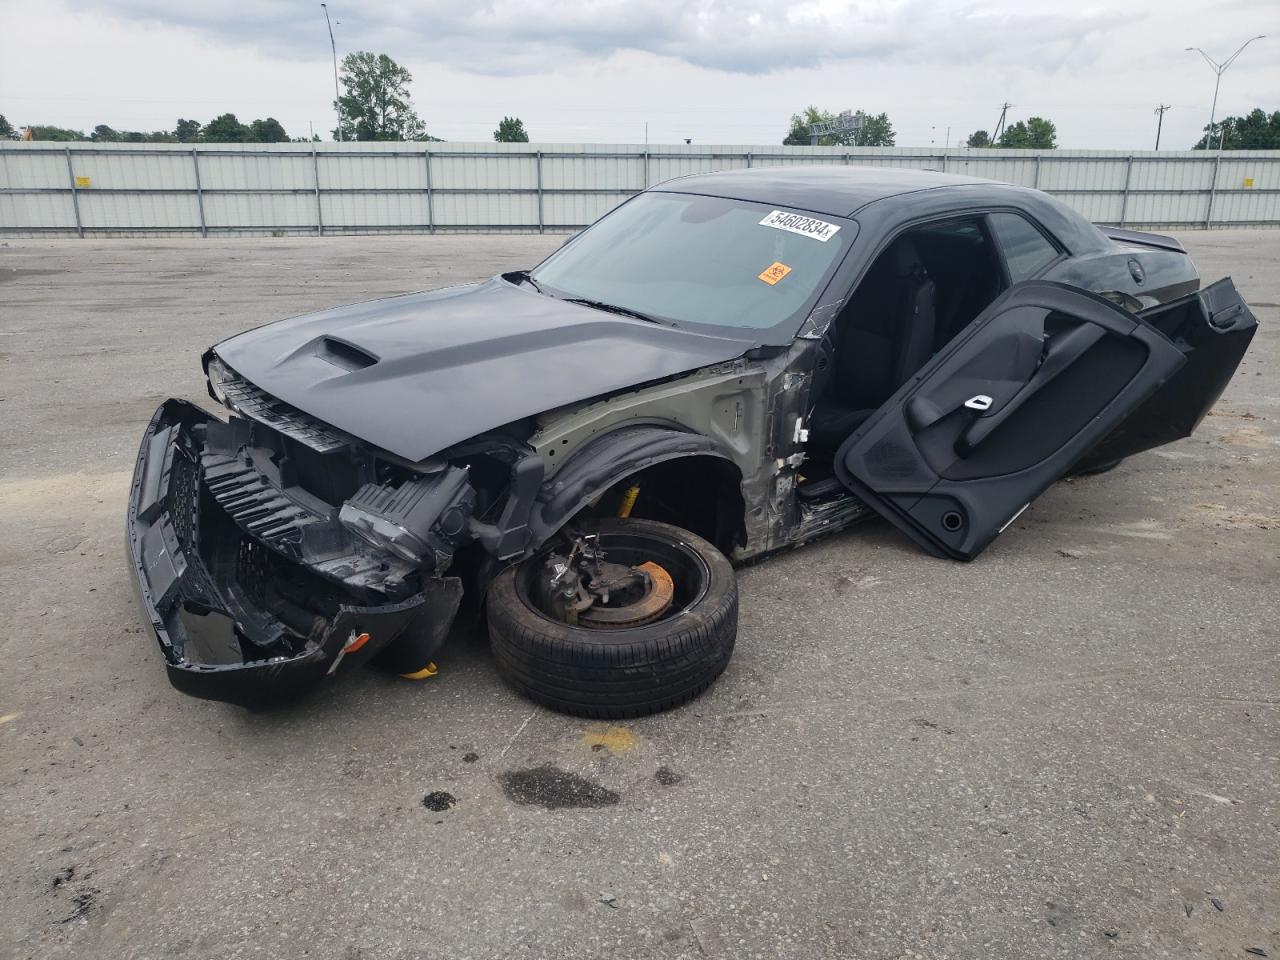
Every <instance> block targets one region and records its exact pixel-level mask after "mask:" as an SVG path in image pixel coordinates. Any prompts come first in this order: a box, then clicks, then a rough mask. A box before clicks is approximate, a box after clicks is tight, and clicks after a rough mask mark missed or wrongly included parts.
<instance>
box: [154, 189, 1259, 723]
mask: <svg viewBox="0 0 1280 960" xmlns="http://www.w3.org/2000/svg"><path fill="white" fill-rule="evenodd" d="M1255 327H1256V321H1255V320H1254V318H1253V316H1252V314H1251V313H1250V312H1249V309H1248V308H1247V306H1246V305H1245V304H1244V302H1243V301H1242V300H1241V298H1240V296H1239V295H1238V293H1237V292H1236V290H1235V289H1234V287H1233V286H1232V284H1231V282H1230V280H1221V281H1219V282H1217V283H1214V284H1213V285H1211V286H1208V287H1204V288H1202V287H1201V283H1200V279H1199V277H1198V276H1197V274H1196V271H1195V268H1194V266H1193V265H1192V263H1191V261H1190V259H1189V258H1188V257H1187V255H1186V253H1185V252H1184V251H1183V249H1182V248H1181V246H1180V245H1179V244H1178V243H1177V242H1176V241H1175V240H1172V239H1170V238H1167V237H1161V236H1156V235H1152V234H1145V233H1136V232H1132V231H1125V230H1113V229H1108V228H1105V227H1104V228H1099V227H1096V226H1094V225H1092V224H1090V223H1088V222H1087V221H1085V220H1083V219H1082V218H1081V217H1080V216H1079V215H1078V214H1076V213H1074V212H1073V211H1071V210H1070V209H1068V208H1067V207H1065V206H1063V205H1062V204H1061V203H1059V202H1057V201H1055V200H1054V199H1052V198H1050V197H1049V196H1047V195H1045V194H1043V193H1040V192H1037V191H1034V190H1029V189H1024V188H1021V187H1015V186H1010V185H1006V184H998V183H991V182H987V181H982V180H976V179H969V178H963V177H954V176H945V175H941V174H935V173H929V172H912V171H901V170H890V169H874V168H864V169H858V168H825V169H823V168H805V169H785V168H784V169H758V170H747V171H734V172H727V173H719V174H709V175H701V176H693V177H688V178H685V179H682V180H676V181H673V182H670V183H666V184H663V185H661V186H658V187H655V188H653V189H651V190H648V191H646V192H644V193H642V194H639V195H638V196H636V197H634V198H632V199H631V200H629V201H627V202H626V203H624V204H622V205H621V206H619V207H618V208H617V209H615V210H614V211H613V212H611V213H609V214H608V215H607V216H605V217H604V218H602V219H601V220H600V221H599V222H597V223H596V224H595V225H594V226H592V227H591V228H589V229H588V230H586V231H584V232H583V233H581V234H579V235H577V236H576V237H574V238H572V239H570V240H569V241H568V242H567V243H566V244H565V245H564V246H563V247H562V248H561V249H560V250H559V251H557V252H556V253H554V254H552V255H551V256H550V257H549V258H547V259H546V260H545V261H544V262H543V263H542V264H540V265H539V266H537V267H536V268H534V269H532V270H530V271H520V272H513V273H507V274H503V275H501V276H498V277H494V278H492V279H490V280H487V281H484V282H482V283H476V284H468V285H465V286H459V287H452V288H448V289H445V290H438V291H434V292H429V293H415V294H409V295H406V296H400V297H394V298H390V299H386V300H376V301H371V302H369V303H362V304H356V305H354V306H347V307H339V308H337V309H333V310H327V311H323V312H321V313H317V314H312V315H309V316H303V317H297V318H294V319H292V320H285V321H280V322H278V323H274V324H269V325H267V326H264V327H261V328H259V329H256V330H251V331H249V332H247V333H243V334H240V335H238V336H235V337H232V338H230V339H228V340H225V341H223V342H222V343H219V344H217V345H216V346H215V347H213V348H212V349H211V350H209V352H208V353H207V354H206V355H205V357H204V366H205V370H206V372H207V375H208V382H209V392H210V395H211V396H212V397H213V398H214V399H215V400H216V401H217V402H218V404H220V405H221V406H222V407H223V408H225V414H224V416H222V417H215V416H213V415H211V414H209V413H208V412H206V411H205V410H203V409H201V408H199V407H197V406H195V405H194V404H191V403H189V402H186V401H183V400H169V401H166V402H165V403H164V404H163V405H162V406H161V407H160V408H159V410H157V411H156V414H155V416H154V417H153V419H152V421H151V423H150V425H149V426H148V427H147V430H146V433H145V435H144V438H143V442H142V448H141V451H140V454H139V458H138V463H137V467H136V470H135V474H134V481H133V487H132V492H131V496H130V502H129V508H128V542H129V557H130V563H131V564H132V566H133V573H134V576H135V578H136V581H137V584H138V587H139V590H140V594H141V598H142V603H143V608H144V610H145V613H146V616H147V618H148V620H149V622H150V625H151V626H152V628H153V629H154V632H155V635H156V637H157V639H158V641H159V644H160V647H161V650H162V651H163V653H164V657H165V660H166V664H167V668H168V671H169V676H170V678H171V679H172V681H173V683H174V685H175V686H177V687H178V688H180V689H182V690H184V691H186V692H188V693H191V694H194V695H197V696H202V697H209V698H214V699H221V700H227V701H231V702H235V703H240V704H244V705H249V706H258V705H263V704H266V703H270V702H272V701H275V700H279V699H283V698H287V697H289V696H292V695H296V694H298V693H301V692H303V691H305V690H307V689H309V688H310V687H312V686H314V685H315V684H316V683H318V682H319V681H320V680H321V679H323V678H324V677H325V676H328V675H331V674H334V673H336V672H338V671H340V670H346V669H348V668H350V667H351V666H353V665H356V664H360V663H364V662H366V661H370V660H376V661H378V662H380V663H382V664H383V665H385V666H387V667H389V668H390V669H393V670H395V671H397V672H400V673H403V674H406V675H411V676H422V675H428V674H430V673H431V672H433V668H432V667H431V664H430V661H431V658H432V656H433V655H434V653H435V651H436V650H437V648H438V647H439V645H440V644H441V642H442V641H443V640H444V638H445V635H446V634H447V632H448V630H449V627H450V624H451V623H452V622H453V620H454V618H455V616H456V615H457V612H458V609H459V605H460V603H461V602H462V601H463V598H464V596H465V597H466V598H468V600H469V601H470V603H471V604H472V605H473V606H474V608H475V609H477V610H479V609H482V608H483V609H484V610H485V613H486V616H487V623H488V627H489V634H490V641H491V644H492V648H493V652H494V657H495V662H496V664H497V666H498V668H499V670H500V672H501V673H502V674H503V676H504V677H505V678H506V679H507V680H508V681H509V682H510V683H512V684H513V685H514V686H516V687H517V688H518V689H520V690H521V691H523V692H525V693H527V694H528V695H530V696H532V697H533V698H534V699H536V700H538V701H539V702H541V703H544V704H547V705H549V706H552V707H555V708H557V709H561V710H566V711H569V712H574V713H579V714H584V715H590V716H601V717H615V716H628V715H636V714H641V713H646V712H652V711H654V710H659V709H663V708H666V707H669V706H673V705H676V704H679V703H681V702H684V701H687V700H688V699H690V698H692V697H694V696H696V695H697V694H698V693H699V692H700V691H702V690H703V689H705V688H706V687H707V686H708V685H709V684H710V683H711V682H712V681H713V680H714V679H715V678H716V676H718V675H719V673H720V672H721V671H722V670H723V669H724V667H725V664H726V663H727V662H728V659H729V657H730V655H731V653H732V649H733V641H734V636H735V633H736V624H737V588H736V585H735V581H734V574H733V568H732V563H737V562H741V561H745V560H748V559H751V558H755V557H759V556H761V555H763V554H767V553H770V552H772V551H776V550H780V549H783V548H788V547H795V546H799V545H801V544H803V543H805V542H807V541H809V540H812V539H813V538H815V537H818V536H821V535H824V534H828V533H831V532H833V531H836V530H840V529H842V528H844V527H846V526H848V525H850V524H852V523H854V522H855V521H858V520H860V519H862V518H864V517H867V516H869V515H872V514H879V515H880V516H882V517H884V518H886V519H887V520H888V521H889V522H890V523H892V524H894V525H895V526H896V527H898V528H899V529H900V530H902V532H903V533H905V534H906V535H907V536H908V537H910V538H911V539H912V540H913V541H914V542H915V543H917V544H918V545H919V546H920V547H921V548H923V550H925V551H926V552H928V553H930V554H932V555H934V556H936V557H943V558H951V559H955V560H971V559H973V558H974V557H976V556H977V555H978V554H979V553H981V552H982V550H983V549H984V548H985V547H987V546H988V545H989V544H990V543H991V541H992V540H993V539H994V538H995V537H996V536H997V535H998V534H999V533H1000V532H1001V531H1003V530H1004V529H1005V528H1006V527H1007V526H1008V525H1009V524H1010V523H1012V522H1013V521H1014V520H1015V519H1016V517H1017V516H1018V514H1019V513H1020V512H1021V511H1022V510H1023V509H1025V507H1026V506H1027V505H1028V504H1030V503H1031V501H1032V500H1034V499H1035V497H1036V496H1038V495H1039V494H1040V493H1041V492H1042V491H1044V490H1045V489H1046V488H1047V487H1048V486H1050V485H1051V484H1052V483H1054V482H1055V481H1056V480H1058V479H1059V478H1061V477H1063V476H1064V475H1067V474H1069V473H1081V472H1089V471H1096V470H1101V469H1105V468H1107V467H1109V466H1111V465H1114V464H1115V463H1116V462H1118V461H1119V460H1121V459H1123V458H1125V457H1127V456H1130V455H1132V454H1134V453H1137V452H1139V451H1142V450H1146V449H1149V448H1151V447H1154V446H1157V445H1159V444H1164V443H1168V442H1170V441H1172V440H1176V439H1178V438H1180V437H1185V436H1187V435H1188V434H1190V432H1191V431H1192V430H1193V429H1194V428H1195V427H1196V425H1197V424H1198V423H1199V422H1200V420H1201V418H1203V417H1204V415H1205V414H1206V412H1207V411H1208V410H1209V408H1210V407H1211V406H1212V404H1213V403H1214V401H1215V400H1216V399H1217V397H1218V396H1219V395H1220V394H1221V392H1222V390H1223V388H1224V387H1225V385H1226V384H1227V382H1228V381H1229V380H1230V378H1231V376H1232V375H1233V373H1234V371H1235V369H1236V367H1237V365H1238V363H1239V361H1240V359H1241V357H1242V356H1243V354H1244V352H1245V349H1246V348H1247V346H1248V344H1249V342H1250V339H1251V338H1252V336H1253V333H1254V330H1255ZM731 562H732V563H731Z"/></svg>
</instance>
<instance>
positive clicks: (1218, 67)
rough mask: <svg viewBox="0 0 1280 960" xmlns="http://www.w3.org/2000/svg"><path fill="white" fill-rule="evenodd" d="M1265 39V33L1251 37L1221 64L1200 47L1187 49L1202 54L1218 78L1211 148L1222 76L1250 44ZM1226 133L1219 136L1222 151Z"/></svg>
mask: <svg viewBox="0 0 1280 960" xmlns="http://www.w3.org/2000/svg"><path fill="white" fill-rule="evenodd" d="M1264 37H1266V34H1265V33H1260V34H1258V35H1257V36H1256V37H1250V38H1249V39H1248V40H1246V41H1245V42H1244V43H1242V44H1240V49H1239V50H1237V51H1236V52H1235V53H1233V54H1232V55H1231V56H1229V57H1227V59H1225V60H1223V61H1222V62H1221V63H1219V62H1218V61H1217V60H1215V59H1213V57H1211V56H1209V55H1208V54H1207V53H1205V52H1204V51H1203V50H1201V49H1200V48H1199V47H1187V50H1194V51H1195V52H1196V53H1198V54H1200V56H1202V57H1204V59H1205V62H1207V63H1208V64H1209V66H1210V67H1211V68H1212V70H1213V72H1214V73H1215V74H1217V77H1218V78H1217V79H1216V80H1214V81H1213V106H1211V107H1210V108H1209V144H1208V145H1209V146H1210V147H1212V146H1213V134H1214V120H1215V119H1216V118H1217V116H1218V87H1219V86H1221V84H1222V75H1223V74H1224V73H1226V72H1227V67H1229V66H1231V64H1233V63H1234V62H1235V59H1236V57H1238V56H1240V54H1242V53H1244V48H1245V47H1247V46H1248V45H1249V44H1251V43H1253V41H1255V40H1261V39H1263V38H1264ZM1226 133H1227V131H1226V129H1225V128H1224V129H1223V130H1222V132H1221V133H1219V135H1218V149H1219V150H1221V149H1222V138H1223V137H1224V136H1226Z"/></svg>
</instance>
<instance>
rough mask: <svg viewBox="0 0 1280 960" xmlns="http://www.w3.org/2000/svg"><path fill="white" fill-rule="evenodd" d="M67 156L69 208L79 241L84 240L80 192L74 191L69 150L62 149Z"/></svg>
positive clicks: (74, 176)
mask: <svg viewBox="0 0 1280 960" xmlns="http://www.w3.org/2000/svg"><path fill="white" fill-rule="evenodd" d="M62 149H63V150H64V151H66V154H67V182H68V183H69V184H71V206H72V207H74V208H75V211H76V233H78V234H80V239H81V240H83V239H84V223H83V222H81V220H80V191H79V190H77V189H76V173H75V171H74V170H73V169H72V168H71V148H70V147H69V146H68V147H63V148H62Z"/></svg>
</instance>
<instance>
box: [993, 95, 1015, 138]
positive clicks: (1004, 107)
mask: <svg viewBox="0 0 1280 960" xmlns="http://www.w3.org/2000/svg"><path fill="white" fill-rule="evenodd" d="M1012 106H1013V104H1012V103H1005V104H1003V105H1002V106H1001V107H1000V121H999V122H998V123H997V124H996V129H995V132H994V133H993V134H991V146H993V147H994V146H995V145H996V141H997V140H999V139H1000V131H1002V130H1003V129H1004V118H1005V116H1007V115H1008V113H1009V108H1010V107H1012Z"/></svg>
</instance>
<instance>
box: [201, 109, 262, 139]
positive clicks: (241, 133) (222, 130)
mask: <svg viewBox="0 0 1280 960" xmlns="http://www.w3.org/2000/svg"><path fill="white" fill-rule="evenodd" d="M250 137H251V133H250V130H249V128H248V127H246V126H245V125H244V124H243V123H241V122H240V121H239V120H237V119H236V115H235V114H234V113H224V114H222V115H221V116H218V117H214V118H213V119H212V120H210V121H209V122H208V123H206V124H205V125H204V133H203V139H204V141H205V142H206V143H247V142H248V141H249V139H250Z"/></svg>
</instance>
